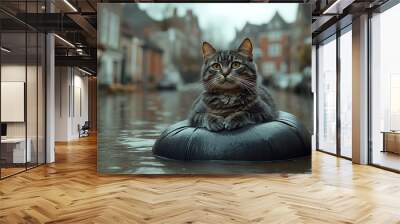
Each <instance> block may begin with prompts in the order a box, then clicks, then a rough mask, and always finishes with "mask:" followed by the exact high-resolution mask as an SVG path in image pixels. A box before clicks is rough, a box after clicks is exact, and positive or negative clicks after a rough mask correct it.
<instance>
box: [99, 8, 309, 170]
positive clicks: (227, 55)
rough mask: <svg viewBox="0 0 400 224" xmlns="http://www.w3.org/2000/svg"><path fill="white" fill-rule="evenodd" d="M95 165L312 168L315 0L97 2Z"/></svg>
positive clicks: (122, 167) (111, 167)
mask: <svg viewBox="0 0 400 224" xmlns="http://www.w3.org/2000/svg"><path fill="white" fill-rule="evenodd" d="M98 9H99V10H98V49H99V50H98V87H99V92H98V94H99V96H98V105H99V106H98V108H99V112H98V116H99V118H98V121H99V124H98V125H99V133H98V163H97V164H98V171H99V172H100V173H115V174H239V173H271V172H285V173H304V172H311V133H312V131H313V130H312V128H313V127H312V126H313V125H312V124H313V122H312V117H313V109H312V108H313V98H312V93H311V31H310V27H311V9H310V7H309V5H307V4H297V3H296V4H295V3H290V4H288V3H285V4H282V3H279V4H278V3H240V4H239V3H207V4H206V3H193V4H175V3H170V4H152V3H115V4H98Z"/></svg>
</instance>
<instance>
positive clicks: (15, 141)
mask: <svg viewBox="0 0 400 224" xmlns="http://www.w3.org/2000/svg"><path fill="white" fill-rule="evenodd" d="M26 142H27V143H28V144H27V146H28V147H26V154H25V138H5V139H1V147H2V148H1V156H2V157H3V158H2V159H5V160H6V162H7V163H25V162H30V161H31V160H32V154H31V145H32V141H31V139H30V138H28V139H27V140H26ZM3 155H4V156H3ZM11 155H12V156H11ZM11 158H12V159H11ZM25 158H26V159H27V161H25Z"/></svg>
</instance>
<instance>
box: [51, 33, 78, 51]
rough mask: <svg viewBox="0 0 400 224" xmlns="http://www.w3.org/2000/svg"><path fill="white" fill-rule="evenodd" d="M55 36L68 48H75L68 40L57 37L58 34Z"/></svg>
mask: <svg viewBox="0 0 400 224" xmlns="http://www.w3.org/2000/svg"><path fill="white" fill-rule="evenodd" d="M54 36H55V37H57V38H58V39H59V40H61V41H62V42H64V43H65V44H67V45H68V46H70V47H73V48H75V45H73V44H72V43H71V42H69V41H68V40H66V39H64V38H62V37H60V36H59V35H57V34H54Z"/></svg>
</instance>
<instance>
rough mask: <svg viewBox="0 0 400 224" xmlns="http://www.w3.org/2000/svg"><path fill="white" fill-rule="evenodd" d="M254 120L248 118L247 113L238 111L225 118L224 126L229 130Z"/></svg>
mask: <svg viewBox="0 0 400 224" xmlns="http://www.w3.org/2000/svg"><path fill="white" fill-rule="evenodd" d="M252 123H253V122H252V121H250V120H249V119H248V116H247V114H246V113H237V114H233V115H231V116H228V117H226V118H225V121H224V128H225V129H227V130H233V129H238V128H241V127H244V126H246V125H249V124H252Z"/></svg>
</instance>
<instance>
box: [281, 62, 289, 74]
mask: <svg viewBox="0 0 400 224" xmlns="http://www.w3.org/2000/svg"><path fill="white" fill-rule="evenodd" d="M279 71H280V72H282V73H286V72H287V64H286V63H284V62H282V63H281V64H280V67H279Z"/></svg>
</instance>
